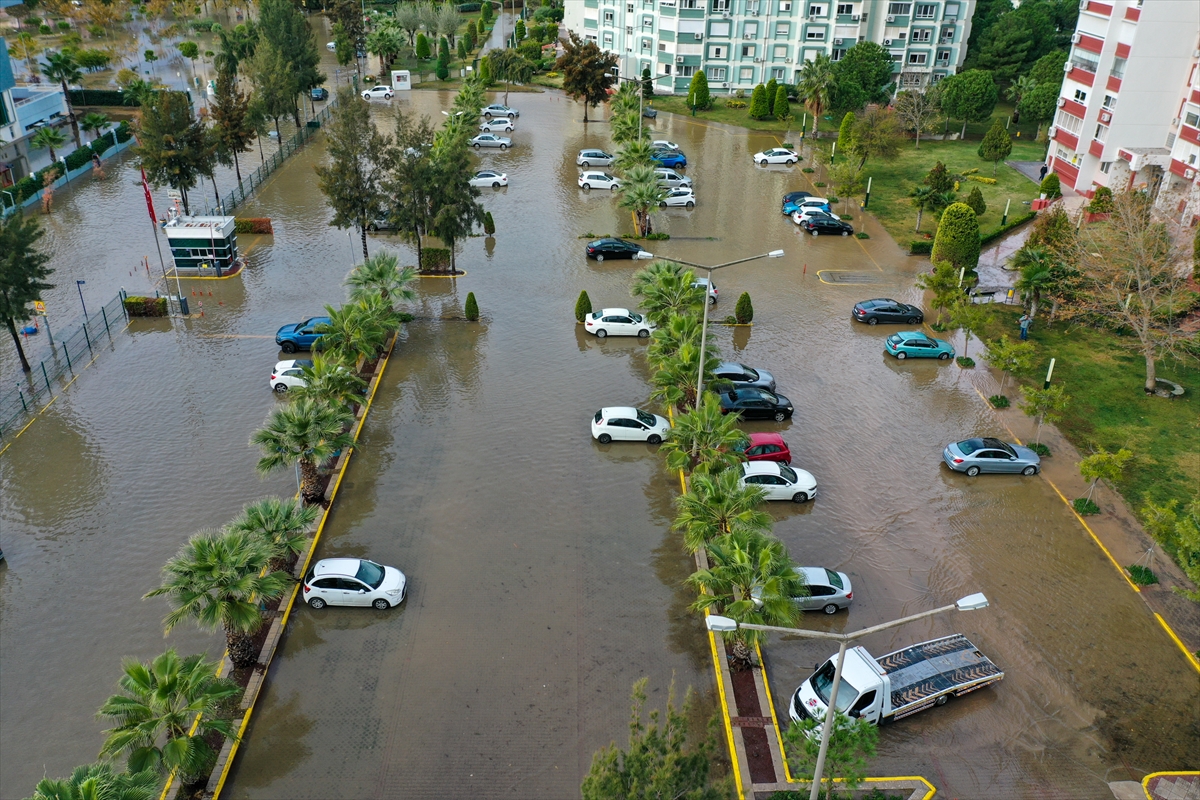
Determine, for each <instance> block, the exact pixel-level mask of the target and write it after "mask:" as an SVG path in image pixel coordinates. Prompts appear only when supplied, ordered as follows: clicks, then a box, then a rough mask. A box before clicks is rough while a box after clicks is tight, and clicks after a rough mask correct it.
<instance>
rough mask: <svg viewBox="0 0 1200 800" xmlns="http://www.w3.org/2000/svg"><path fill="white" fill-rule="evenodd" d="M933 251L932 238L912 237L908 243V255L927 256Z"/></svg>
mask: <svg viewBox="0 0 1200 800" xmlns="http://www.w3.org/2000/svg"><path fill="white" fill-rule="evenodd" d="M932 252H933V239H913V240H912V241H911V242H909V243H908V254H909V255H910V256H927V255H929V254H930V253H932Z"/></svg>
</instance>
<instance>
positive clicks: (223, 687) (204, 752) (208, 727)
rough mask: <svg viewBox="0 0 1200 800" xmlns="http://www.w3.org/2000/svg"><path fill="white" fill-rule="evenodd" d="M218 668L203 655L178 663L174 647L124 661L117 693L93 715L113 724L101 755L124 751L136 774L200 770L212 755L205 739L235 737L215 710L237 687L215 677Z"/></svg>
mask: <svg viewBox="0 0 1200 800" xmlns="http://www.w3.org/2000/svg"><path fill="white" fill-rule="evenodd" d="M216 667H217V665H216V664H215V663H212V662H209V661H206V660H205V658H204V656H202V655H194V656H188V657H187V658H183V659H181V658H180V657H179V654H178V653H176V652H175V650H174V649H171V650H168V651H167V652H165V653H163V654H162V655H160V656H158V657H157V658H155V659H154V660H153V661H151V662H150V663H149V664H143V663H141V662H139V661H135V660H132V659H130V660H127V661H126V662H125V663H124V664H123V665H122V667H121V669H122V670H123V671H124V673H125V674H124V675H122V676H121V680H120V681H118V685H120V687H121V694H114V695H113V696H111V697H109V698H108V700H106V701H105V703H104V705H102V706H100V710H99V711H98V712H96V716H99V717H108V718H109V719H111V720H113V721H114V722H115V723H116V725H115V726H114V727H113V728H110V729H109V730H107V731H105V734H106V737H105V739H104V746H103V747H102V748H101V749H100V757H101V758H108V757H111V756H115V755H117V754H118V753H128V756H129V769H130V771H131V772H136V773H141V772H143V771H145V770H156V771H166V770H171V769H178V770H180V771H181V772H183V773H184V774H185V775H189V776H190V775H196V774H197V773H199V772H201V771H202V769H203V767H204V766H205V764H206V762H208V761H209V760H210V759H211V758H212V755H213V753H212V748H211V747H209V745H208V743H207V742H206V741H205V737H206V736H208V735H209V734H211V733H219V734H221V735H222V736H225V737H226V738H233V737H235V736H236V735H237V732H236V728H235V727H234V725H233V722H232V721H231V720H229V719H222V718H221V717H222V715H221V714H219V713H216V712H217V710H218V707H219V706H220V705H221V704H222V703H223V702H225V701H226V700H228V699H229V698H231V697H235V696H237V694H238V693H239V692H241V688H240V687H238V686H237V684H235V683H234V682H233V681H230V680H228V679H225V678H218V677H217V674H216V673H217V670H216ZM197 714H202V716H201V718H200V723H199V725H198V726H197V728H196V732H195V734H189V733H188V731H189V730H190V729H191V726H192V721H193V720H194V719H195V717H196V715H197ZM101 797H103V795H101Z"/></svg>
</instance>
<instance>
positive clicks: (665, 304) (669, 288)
mask: <svg viewBox="0 0 1200 800" xmlns="http://www.w3.org/2000/svg"><path fill="white" fill-rule="evenodd" d="M652 172H653V170H652ZM695 282H696V276H695V275H694V274H693V273H692V271H691V270H690V269H688V268H687V267H684V266H682V265H680V264H677V263H676V262H674V261H655V262H653V263H651V264H650V266H648V267H645V268H643V269H641V270H639V271H638V272H637V273H636V274H635V275H634V276H633V285H632V286H630V287H629V293H630V294H631V295H633V296H634V297H638V298H641V299H640V301H639V303H640V305H641V307H642V310H644V311H645V312H646V317H647V318H648V319H649V320H650V321H651V322H653V323H654V324H655V325H659V326H662V325H666V324H667V323H668V322H669V321H670V320H671V318H672V317H673V316H694V315H697V314H699V313H700V311H701V309H702V308H703V307H704V296H705V290H704V287H702V286H694V285H693V284H694V283H695ZM698 335H699V329H697V336H698ZM697 341H699V339H697Z"/></svg>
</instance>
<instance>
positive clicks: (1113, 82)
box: [1089, 75, 1121, 92]
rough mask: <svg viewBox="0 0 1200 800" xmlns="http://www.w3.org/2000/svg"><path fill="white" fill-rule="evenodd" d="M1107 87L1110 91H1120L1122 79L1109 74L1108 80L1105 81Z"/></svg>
mask: <svg viewBox="0 0 1200 800" xmlns="http://www.w3.org/2000/svg"><path fill="white" fill-rule="evenodd" d="M1089 85H1090V84H1089ZM1105 87H1106V88H1107V89H1108V90H1109V91H1110V92H1119V91H1121V79H1120V78H1118V77H1117V76H1116V75H1109V76H1108V81H1107V82H1106V83H1105Z"/></svg>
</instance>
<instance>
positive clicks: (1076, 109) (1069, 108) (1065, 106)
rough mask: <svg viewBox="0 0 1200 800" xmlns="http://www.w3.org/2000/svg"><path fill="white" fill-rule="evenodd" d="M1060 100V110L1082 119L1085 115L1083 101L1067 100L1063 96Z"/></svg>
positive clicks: (1085, 109)
mask: <svg viewBox="0 0 1200 800" xmlns="http://www.w3.org/2000/svg"><path fill="white" fill-rule="evenodd" d="M1062 101H1063V102H1062V105H1061V108H1062V110H1063V111H1065V112H1067V113H1068V114H1070V115H1071V116H1073V117H1079V118H1080V119H1083V118H1084V117H1085V116H1087V106H1085V105H1084V104H1083V103H1077V102H1075V101H1074V100H1069V99H1067V98H1065V97H1064V98H1062Z"/></svg>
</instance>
